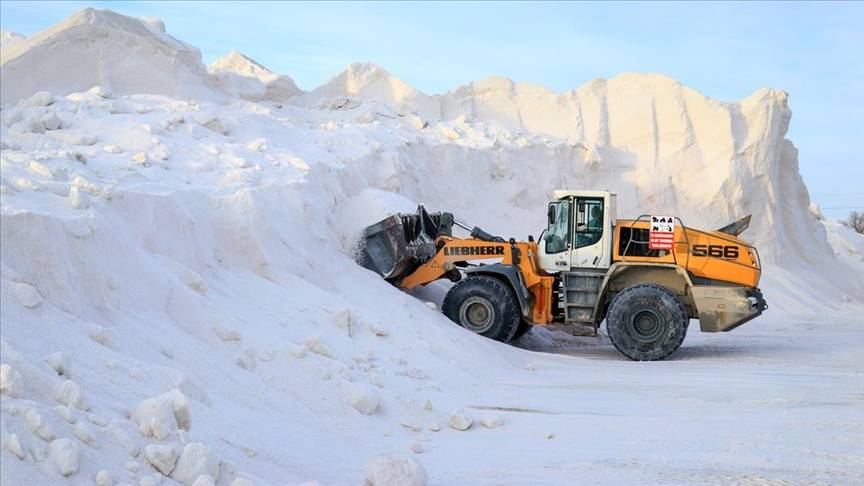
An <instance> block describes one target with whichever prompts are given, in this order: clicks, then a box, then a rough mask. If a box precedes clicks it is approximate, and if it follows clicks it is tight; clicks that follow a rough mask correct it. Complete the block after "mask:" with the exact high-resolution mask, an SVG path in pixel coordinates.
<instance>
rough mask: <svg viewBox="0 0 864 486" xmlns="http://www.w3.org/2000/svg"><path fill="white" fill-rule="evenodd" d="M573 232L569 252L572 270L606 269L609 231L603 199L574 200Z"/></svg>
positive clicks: (584, 198) (578, 198) (579, 198)
mask: <svg viewBox="0 0 864 486" xmlns="http://www.w3.org/2000/svg"><path fill="white" fill-rule="evenodd" d="M573 212H574V213H575V214H574V220H575V221H574V223H575V224H574V231H573V240H572V248H573V250H572V251H570V267H572V268H608V267H609V257H610V254H609V252H610V251H611V250H610V245H608V244H607V242H608V240H609V238H610V237H611V236H610V235H609V233H610V231H608V230H607V228H608V227H609V226H608V225H607V221H608V211H607V208H606V205H605V201H604V198H603V197H577V198H575V208H574V211H573Z"/></svg>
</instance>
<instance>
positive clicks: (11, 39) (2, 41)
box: [0, 29, 24, 47]
mask: <svg viewBox="0 0 864 486" xmlns="http://www.w3.org/2000/svg"><path fill="white" fill-rule="evenodd" d="M22 40H24V36H23V35H21V34H19V33H18V32H10V31H8V30H3V29H0V46H3V47H7V46H10V45H12V44H13V43H15V42H19V41H22Z"/></svg>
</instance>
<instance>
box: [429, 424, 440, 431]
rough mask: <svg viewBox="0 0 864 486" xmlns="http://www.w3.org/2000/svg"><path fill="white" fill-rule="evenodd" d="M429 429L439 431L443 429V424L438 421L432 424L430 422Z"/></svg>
mask: <svg viewBox="0 0 864 486" xmlns="http://www.w3.org/2000/svg"><path fill="white" fill-rule="evenodd" d="M429 430H431V431H432V432H438V431H440V430H441V426H440V425H439V424H438V422H432V423H431V424H429Z"/></svg>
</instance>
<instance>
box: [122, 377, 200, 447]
mask: <svg viewBox="0 0 864 486" xmlns="http://www.w3.org/2000/svg"><path fill="white" fill-rule="evenodd" d="M132 421H133V422H135V423H136V424H138V431H139V432H141V435H143V436H145V437H153V438H155V439H156V440H165V439H166V438H168V435H169V434H170V433H171V432H173V431H175V430H177V429H178V428H180V429H183V430H187V431H188V430H189V429H190V428H191V426H192V424H191V417H190V415H189V403H188V400H187V399H186V395H184V394H183V392H181V391H180V390H178V389H176V388H175V389H174V390H171V391H170V392H167V393H164V394H162V395H159V396H158V397H153V398H148V399H147V400H144V401H142V402H141V403H140V404H138V406H137V407H136V408H135V410H134V411H133V412H132Z"/></svg>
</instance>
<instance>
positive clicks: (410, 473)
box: [364, 455, 426, 486]
mask: <svg viewBox="0 0 864 486" xmlns="http://www.w3.org/2000/svg"><path fill="white" fill-rule="evenodd" d="M364 470H365V472H366V481H365V485H366V486H425V485H426V470H425V469H423V466H422V465H421V464H420V463H419V462H418V461H417V459H414V458H413V457H411V456H406V455H393V456H381V457H378V458H376V459H374V460H372V461H371V462H369V463H368V464H366V466H365V467H364Z"/></svg>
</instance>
